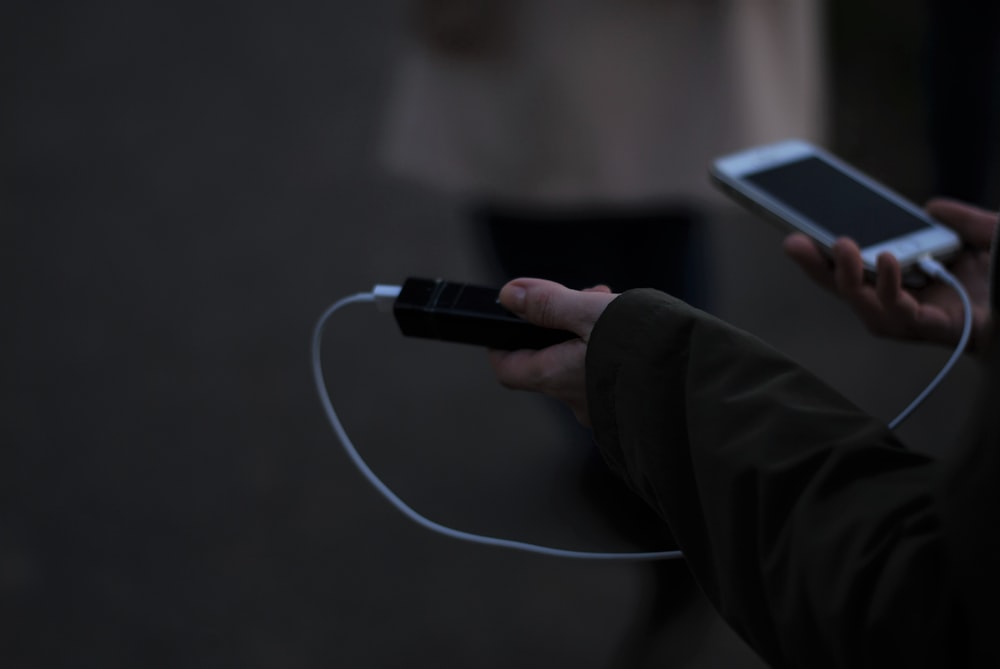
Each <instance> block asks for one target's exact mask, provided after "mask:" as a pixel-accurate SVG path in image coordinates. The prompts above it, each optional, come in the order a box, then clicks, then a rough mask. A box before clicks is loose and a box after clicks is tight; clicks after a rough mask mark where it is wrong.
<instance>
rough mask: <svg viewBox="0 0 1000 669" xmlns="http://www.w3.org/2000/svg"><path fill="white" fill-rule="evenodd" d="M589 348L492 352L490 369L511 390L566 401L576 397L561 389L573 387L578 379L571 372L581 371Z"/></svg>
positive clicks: (567, 345)
mask: <svg viewBox="0 0 1000 669" xmlns="http://www.w3.org/2000/svg"><path fill="white" fill-rule="evenodd" d="M585 347H586V344H584V343H583V342H582V341H579V340H576V341H568V342H563V343H562V344H557V345H556V346H550V347H548V348H544V349H542V350H540V351H529V350H520V351H498V350H493V351H490V352H489V360H490V366H491V367H492V368H493V374H494V376H495V377H496V379H497V381H499V382H500V384H501V385H503V386H505V387H507V388H510V389H512V390H529V391H533V392H540V393H547V394H550V395H552V396H553V397H557V398H560V399H562V398H563V397H565V396H568V395H572V394H574V392H571V391H570V390H568V389H567V388H563V387H561V386H566V385H572V384H573V381H574V380H575V376H574V375H573V372H571V370H578V369H579V368H580V367H581V365H582V360H583V357H584V356H585V355H586V348H585Z"/></svg>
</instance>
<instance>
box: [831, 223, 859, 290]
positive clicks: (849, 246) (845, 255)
mask: <svg viewBox="0 0 1000 669" xmlns="http://www.w3.org/2000/svg"><path fill="white" fill-rule="evenodd" d="M831 252H832V254H833V279H834V284H835V285H836V288H837V292H838V293H840V294H841V295H842V296H843V297H845V298H848V299H850V298H852V297H855V296H857V295H860V294H862V293H863V292H864V289H865V287H866V286H865V264H864V261H863V260H862V259H861V250H860V249H859V248H858V245H857V244H856V243H855V242H854V240H852V239H848V238H847V237H842V238H840V239H838V240H837V241H835V242H834V243H833V247H832V249H831Z"/></svg>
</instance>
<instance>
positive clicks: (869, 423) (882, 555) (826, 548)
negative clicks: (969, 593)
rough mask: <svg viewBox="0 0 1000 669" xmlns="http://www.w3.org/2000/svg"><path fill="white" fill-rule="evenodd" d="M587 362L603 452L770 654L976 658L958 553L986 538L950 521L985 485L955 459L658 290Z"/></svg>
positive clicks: (944, 660)
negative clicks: (967, 487) (968, 482)
mask: <svg viewBox="0 0 1000 669" xmlns="http://www.w3.org/2000/svg"><path fill="white" fill-rule="evenodd" d="M587 377H588V401H589V409H590V417H591V421H592V423H593V426H594V430H595V436H596V438H597V441H598V443H599V444H600V446H601V449H602V452H603V453H604V455H605V458H606V459H607V460H608V462H609V464H610V465H611V466H612V467H613V468H614V469H616V470H617V471H618V472H619V473H620V474H621V475H622V476H623V477H624V478H625V479H626V480H627V481H628V482H629V483H630V485H632V487H633V488H634V489H635V490H636V491H637V492H638V493H639V494H640V495H642V496H643V497H644V498H645V499H646V501H647V502H648V503H649V504H650V505H652V506H653V507H654V508H655V509H656V510H657V511H658V512H659V513H660V514H661V516H662V517H663V518H664V519H665V520H666V522H667V523H668V524H669V526H670V528H671V530H672V532H673V533H674V536H675V537H676V539H677V542H678V543H679V545H680V547H681V549H682V550H683V551H684V553H685V556H686V558H687V561H688V564H689V565H690V568H691V569H692V571H693V572H694V574H695V576H696V578H697V579H698V581H699V583H700V584H701V586H702V588H703V589H704V591H705V593H706V594H707V596H708V597H709V598H710V599H711V600H712V601H713V603H714V604H715V605H716V607H717V608H718V610H719V611H720V613H721V614H722V615H723V617H724V618H726V619H727V621H728V622H729V623H730V624H731V625H732V626H733V627H734V629H736V631H737V632H738V633H740V634H741V635H742V636H743V637H744V638H745V639H746V640H747V642H748V643H749V644H750V645H751V646H752V647H753V648H754V649H755V650H757V652H758V653H759V654H760V655H761V656H762V657H763V658H764V659H765V660H766V661H768V662H769V663H771V664H772V665H773V666H776V667H810V668H812V667H851V668H852V669H858V668H863V667H889V666H895V667H924V666H927V667H931V666H934V667H942V666H949V667H953V666H961V665H962V664H963V663H965V662H967V661H968V660H969V659H970V658H969V657H968V656H967V654H968V653H969V652H970V650H969V648H970V646H969V639H968V636H969V634H970V627H969V625H968V620H967V619H968V617H969V615H970V614H969V608H968V602H967V599H966V598H965V597H964V595H963V594H962V593H963V590H964V589H965V588H967V587H968V584H967V583H965V582H963V581H962V578H963V577H964V575H959V574H956V569H955V567H956V565H957V562H958V560H959V559H961V556H964V555H966V553H965V552H964V551H965V549H966V548H967V544H968V543H969V542H970V541H973V537H972V536H971V533H970V536H967V537H959V536H958V534H959V533H957V532H953V531H952V529H953V528H952V525H954V524H955V523H956V520H955V519H956V518H959V519H961V518H963V517H964V516H965V515H966V514H968V513H969V511H970V509H975V508H977V505H978V504H982V503H983V502H984V500H982V499H970V500H968V501H967V502H956V501H955V499H954V495H953V493H952V491H953V490H954V486H953V485H952V482H953V480H954V472H956V471H957V469H956V468H954V467H947V466H945V464H944V463H941V462H938V461H935V460H933V459H931V458H929V457H928V456H925V455H921V454H919V453H915V452H913V451H910V450H907V449H905V448H904V447H903V446H902V445H901V444H900V443H899V442H898V441H897V439H896V438H895V436H894V435H893V433H891V432H890V431H889V430H888V428H887V427H886V426H885V425H884V424H883V423H882V422H881V421H879V420H876V419H874V418H872V417H871V416H869V415H867V414H865V413H864V412H863V411H861V410H860V409H858V408H857V407H855V406H853V405H852V404H851V403H850V402H848V401H847V400H845V399H844V398H843V397H842V396H840V395H839V394H838V393H836V392H835V391H833V390H832V389H830V388H829V387H828V386H827V385H826V384H824V383H823V382H821V381H820V380H818V379H817V378H815V377H814V376H813V375H811V374H810V373H809V372H807V371H806V370H804V369H803V368H802V367H800V366H799V365H797V364H795V363H794V362H792V361H790V360H788V359H787V358H785V357H784V356H782V355H780V354H779V353H777V352H775V351H774V350H772V349H770V348H769V347H768V346H766V345H765V344H763V343H762V342H760V341H759V340H757V339H755V338H754V337H752V336H751V335H749V334H747V333H745V332H742V331H740V330H738V329H736V328H733V327H731V326H728V325H726V324H725V323H722V322H721V321H718V320H716V319H714V318H712V317H710V316H708V315H706V314H704V313H702V312H699V311H697V310H695V309H693V308H691V307H689V306H687V305H685V304H684V303H682V302H679V301H677V300H674V299H673V298H671V297H669V296H666V295H664V294H662V293H658V292H655V291H649V290H638V291H630V292H628V293H625V294H623V295H622V296H621V297H619V298H618V299H616V300H615V301H614V302H613V303H612V304H611V305H610V306H609V307H608V309H607V310H606V311H605V313H604V315H603V316H602V317H601V319H600V320H599V321H598V323H597V325H596V327H595V329H594V331H593V333H592V336H591V340H590V343H589V346H588V360H587ZM994 397H996V396H994ZM996 450H1000V449H997V448H995V449H994V454H993V459H992V462H993V463H994V464H995V462H996V454H995V452H996ZM995 474H996V470H995V469H994V470H993V471H992V472H989V473H984V472H979V476H980V477H989V476H991V475H992V476H995ZM986 480H989V479H988V478H987V479H986ZM993 480H995V478H994V479H993ZM991 489H992V488H991ZM995 496H996V495H995V492H993V494H992V496H991V498H992V497H995ZM993 501H996V500H993ZM988 515H990V517H991V518H992V517H995V516H996V511H995V509H994V510H993V511H991V512H990V514H988ZM960 522H964V521H960ZM995 528H996V525H994V528H993V529H995ZM998 566H1000V565H998ZM994 594H996V593H995V592H994ZM994 620H995V614H994ZM971 652H976V653H978V652H980V651H971Z"/></svg>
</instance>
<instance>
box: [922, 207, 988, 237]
mask: <svg viewBox="0 0 1000 669" xmlns="http://www.w3.org/2000/svg"><path fill="white" fill-rule="evenodd" d="M925 209H926V211H927V213H928V214H930V216H931V217H932V218H934V219H937V220H938V221H941V222H942V223H944V224H945V225H947V226H948V227H950V228H952V229H953V230H955V232H957V233H958V235H959V237H961V238H962V240H963V241H965V243H966V244H970V245H972V246H975V247H977V248H983V249H985V248H989V246H990V243H991V242H992V241H993V235H994V234H995V233H994V231H995V230H996V227H997V213H996V212H993V211H988V210H986V209H982V208H980V207H976V206H973V205H971V204H966V203H964V202H959V201H957V200H949V199H947V198H935V199H933V200H931V201H930V202H928V203H927V206H926V207H925Z"/></svg>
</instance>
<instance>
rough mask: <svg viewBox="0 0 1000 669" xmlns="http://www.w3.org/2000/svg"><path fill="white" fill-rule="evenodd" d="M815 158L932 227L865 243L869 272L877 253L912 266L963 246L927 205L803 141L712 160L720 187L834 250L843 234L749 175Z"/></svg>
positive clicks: (712, 171) (713, 174)
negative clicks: (926, 209) (830, 228)
mask: <svg viewBox="0 0 1000 669" xmlns="http://www.w3.org/2000/svg"><path fill="white" fill-rule="evenodd" d="M811 157H814V158H818V159H819V160H822V161H824V162H825V163H827V164H828V165H830V166H831V167H833V168H834V169H836V170H838V171H840V172H841V173H843V174H844V175H845V176H847V177H848V178H850V179H853V180H854V181H856V182H858V183H860V184H861V185H862V186H864V187H866V188H868V189H870V190H872V191H873V192H875V193H877V194H878V195H880V196H881V197H883V198H884V199H886V200H888V201H890V202H892V203H893V204H895V205H896V206H898V207H900V208H902V209H904V210H906V211H907V212H909V213H911V214H912V215H914V216H915V217H917V218H918V219H920V220H921V221H923V222H925V223H926V224H927V225H928V226H929V227H927V228H926V229H924V230H917V231H914V232H912V233H909V234H907V235H903V236H901V237H895V238H892V239H887V240H885V241H882V242H879V243H877V244H873V245H870V246H866V247H864V248H862V249H861V257H862V260H863V261H864V263H865V268H866V269H868V270H869V271H873V270H874V268H875V264H876V261H877V259H878V256H879V255H881V254H882V253H886V252H888V253H890V254H892V255H893V256H894V257H895V258H896V259H897V260H898V261H899V263H900V265H901V266H902V267H903V268H904V269H907V268H909V267H911V266H912V265H914V264H915V263H916V261H917V260H918V259H919V258H920V257H922V256H924V255H931V256H934V257H935V258H939V259H947V258H948V257H949V256H951V255H952V254H954V253H955V252H956V251H958V250H959V248H961V240H960V239H959V237H958V235H957V234H955V233H954V232H953V231H952V230H950V229H949V228H946V227H944V226H942V225H941V224H939V223H937V222H936V221H935V220H934V219H932V218H931V217H930V216H928V215H927V213H926V212H924V210H923V209H921V208H920V207H918V206H917V205H915V204H914V203H912V202H911V201H909V200H907V199H906V198H904V197H903V196H901V195H899V194H898V193H896V192H895V191H893V190H892V189H890V188H888V187H886V186H885V185H884V184H882V183H880V182H878V181H876V180H875V179H873V178H871V177H870V176H868V175H867V174H864V173H863V172H861V171H860V170H858V169H856V168H855V167H853V166H851V165H850V164H848V163H846V162H844V161H843V160H840V159H839V158H837V157H836V156H834V155H833V154H831V153H829V152H827V151H825V150H823V149H821V148H820V147H818V146H815V145H813V144H811V143H809V142H806V141H803V140H799V139H789V140H784V141H781V142H776V143H773V144H766V145H763V146H757V147H753V148H750V149H745V150H743V151H739V152H736V153H732V154H729V155H726V156H722V157H719V158H717V159H716V160H714V161H713V163H712V165H711V168H710V175H711V178H712V181H713V182H714V183H715V184H716V185H717V186H719V187H721V188H722V190H723V191H724V192H726V193H727V194H729V195H730V196H732V197H734V198H735V199H736V200H738V201H739V202H741V203H742V204H744V205H745V206H747V207H749V208H750V209H752V210H754V211H756V212H758V213H761V214H764V215H765V217H766V218H768V219H769V220H771V221H773V222H775V223H777V224H778V225H779V226H780V227H782V228H783V229H785V230H788V231H799V232H803V233H805V234H806V235H808V236H809V237H811V238H812V239H813V240H815V241H816V242H817V243H819V244H820V245H821V246H822V247H823V248H825V249H829V248H830V247H831V246H832V245H833V243H834V242H835V241H836V240H837V238H838V237H839V235H836V234H834V233H833V232H831V231H830V230H828V229H827V228H825V227H823V226H821V225H819V224H818V223H817V222H815V221H814V220H812V219H810V218H808V217H807V216H805V215H803V214H801V213H800V212H798V211H796V210H794V209H792V208H790V207H788V206H787V205H785V203H784V202H782V201H781V200H779V199H777V198H775V197H773V196H772V195H770V194H769V193H767V192H765V191H763V190H761V189H760V188H758V187H756V186H755V185H754V184H752V183H750V182H749V181H747V180H746V178H747V176H749V175H751V174H754V173H756V172H760V171H764V170H768V169H771V168H774V167H781V166H783V165H787V164H789V163H794V162H796V161H800V160H803V159H805V158H811Z"/></svg>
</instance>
